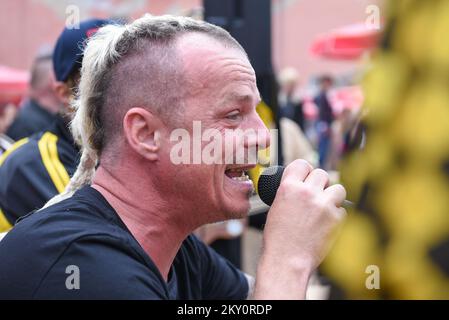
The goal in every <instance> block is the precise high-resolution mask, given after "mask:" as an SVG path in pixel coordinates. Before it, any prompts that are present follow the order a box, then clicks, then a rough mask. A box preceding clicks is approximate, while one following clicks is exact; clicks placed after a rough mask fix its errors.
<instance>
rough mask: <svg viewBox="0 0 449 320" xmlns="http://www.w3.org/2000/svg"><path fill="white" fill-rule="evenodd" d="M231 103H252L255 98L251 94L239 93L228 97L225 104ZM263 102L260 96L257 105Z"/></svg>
mask: <svg viewBox="0 0 449 320" xmlns="http://www.w3.org/2000/svg"><path fill="white" fill-rule="evenodd" d="M229 101H238V102H242V103H251V102H252V101H253V96H252V95H251V94H239V93H235V92H234V93H231V94H229V95H227V96H226V98H225V102H229ZM260 102H261V100H260V96H259V95H258V96H257V98H256V105H257V104H259V103H260Z"/></svg>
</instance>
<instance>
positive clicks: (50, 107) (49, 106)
mask: <svg viewBox="0 0 449 320" xmlns="http://www.w3.org/2000/svg"><path fill="white" fill-rule="evenodd" d="M30 98H31V99H33V100H34V101H36V102H37V104H39V106H40V107H41V108H42V109H45V110H47V111H48V112H49V113H53V114H54V113H57V112H58V111H59V110H60V109H61V106H60V104H59V103H57V102H55V100H54V98H52V97H49V96H46V95H38V94H30Z"/></svg>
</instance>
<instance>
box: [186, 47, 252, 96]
mask: <svg viewBox="0 0 449 320" xmlns="http://www.w3.org/2000/svg"><path fill="white" fill-rule="evenodd" d="M221 49H222V51H224V52H217V51H216V50H211V49H205V48H203V49H200V48H195V49H193V50H189V52H187V53H186V54H185V55H184V56H183V60H184V68H185V72H186V74H187V81H188V82H189V85H190V88H189V90H190V93H191V94H195V93H198V91H200V90H204V89H206V88H209V89H214V88H218V89H221V88H223V87H224V86H225V85H226V84H229V82H233V81H243V82H247V83H248V85H251V84H255V82H256V76H255V73H254V70H253V68H252V67H251V65H250V64H249V61H248V60H247V58H246V57H245V56H244V55H243V53H241V52H239V51H237V50H235V49H229V48H221ZM223 49H224V50H223Z"/></svg>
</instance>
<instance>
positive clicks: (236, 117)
mask: <svg viewBox="0 0 449 320" xmlns="http://www.w3.org/2000/svg"><path fill="white" fill-rule="evenodd" d="M241 117H242V115H241V113H240V111H239V110H235V111H232V112H230V113H228V114H227V115H226V119H229V120H239V119H240V118H241Z"/></svg>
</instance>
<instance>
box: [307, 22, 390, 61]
mask: <svg viewBox="0 0 449 320" xmlns="http://www.w3.org/2000/svg"><path fill="white" fill-rule="evenodd" d="M381 32H382V30H381V29H374V28H371V27H368V26H367V25H366V24H365V23H358V24H353V25H349V26H346V27H343V28H339V29H335V30H332V31H330V32H329V33H327V34H324V35H320V36H319V37H317V39H316V40H315V41H314V42H313V43H312V45H311V47H310V51H311V52H312V54H314V55H316V56H320V57H323V58H327V59H335V60H354V59H358V58H360V57H361V56H362V55H363V54H364V53H365V52H366V51H369V50H370V49H372V48H374V47H376V45H377V42H378V40H379V38H380V34H381Z"/></svg>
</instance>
